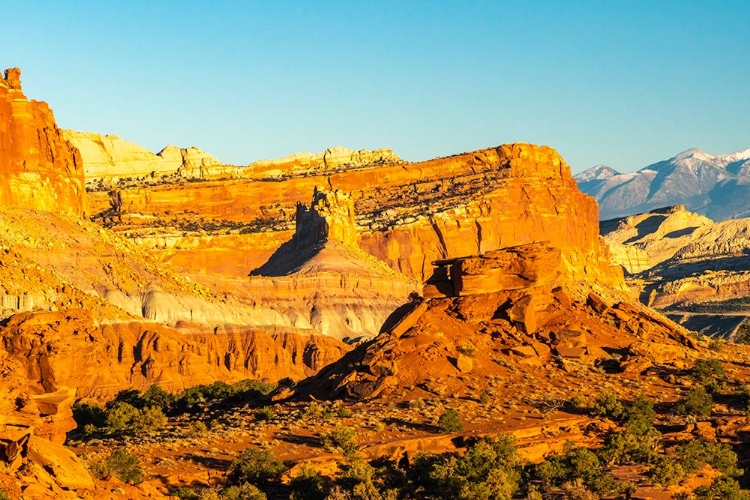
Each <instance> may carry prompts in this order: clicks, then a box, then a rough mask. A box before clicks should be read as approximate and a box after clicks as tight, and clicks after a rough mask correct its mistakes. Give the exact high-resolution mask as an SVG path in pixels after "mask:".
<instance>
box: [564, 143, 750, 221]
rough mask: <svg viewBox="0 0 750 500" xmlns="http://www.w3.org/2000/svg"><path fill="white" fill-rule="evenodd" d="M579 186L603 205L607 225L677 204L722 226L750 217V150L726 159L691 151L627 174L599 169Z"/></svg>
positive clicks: (579, 177)
mask: <svg viewBox="0 0 750 500" xmlns="http://www.w3.org/2000/svg"><path fill="white" fill-rule="evenodd" d="M576 180H577V181H578V182H579V186H580V188H581V190H582V191H583V192H584V193H587V194H589V195H591V196H593V197H594V198H595V199H596V200H597V201H598V202H599V207H600V208H599V210H600V216H601V218H602V219H611V218H615V217H622V216H626V215H631V214H637V213H641V212H647V211H649V210H653V209H655V208H658V207H664V206H668V205H678V204H683V205H685V206H686V207H687V209H688V210H691V211H694V212H697V213H699V214H701V215H705V216H708V217H710V218H711V219H713V220H717V221H721V220H725V219H730V218H737V217H746V216H747V215H749V214H750V204H748V201H747V200H748V199H750V198H748V196H747V195H748V194H749V193H750V149H747V150H744V151H738V152H736V153H730V154H724V155H711V154H708V153H704V152H703V151H700V150H697V149H689V150H687V151H684V152H682V153H680V154H678V155H676V156H674V157H673V158H670V159H668V160H664V161H660V162H658V163H654V164H652V165H649V166H647V167H644V168H642V169H641V170H638V171H637V172H631V173H627V174H621V173H619V172H617V171H615V170H613V169H611V168H609V167H605V166H602V165H599V166H596V167H592V168H591V169H589V170H585V171H583V172H581V173H580V174H578V175H576Z"/></svg>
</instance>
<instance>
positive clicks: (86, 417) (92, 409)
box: [71, 402, 107, 428]
mask: <svg viewBox="0 0 750 500" xmlns="http://www.w3.org/2000/svg"><path fill="white" fill-rule="evenodd" d="M71 409H72V410H73V419H74V420H75V421H76V423H77V424H78V427H81V428H83V427H85V426H86V425H93V426H94V427H97V428H101V427H104V426H105V425H106V422H107V412H106V411H105V410H104V408H102V407H101V406H99V405H98V404H96V403H81V402H76V403H75V404H74V405H73V407H72V408H71Z"/></svg>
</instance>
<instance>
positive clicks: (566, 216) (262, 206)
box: [92, 144, 622, 286]
mask: <svg viewBox="0 0 750 500" xmlns="http://www.w3.org/2000/svg"><path fill="white" fill-rule="evenodd" d="M320 186H326V187H327V188H328V189H334V190H336V189H338V190H340V191H344V192H348V193H351V198H352V200H353V201H354V206H355V211H356V224H357V229H358V232H359V246H360V247H361V248H362V249H363V250H365V251H366V252H368V253H370V254H371V255H373V256H375V257H377V258H378V259H380V260H383V261H384V262H386V263H387V264H388V265H389V266H390V267H391V268H393V269H395V270H397V271H399V272H401V273H403V274H406V275H408V276H412V277H414V278H417V279H420V280H424V279H427V278H429V276H430V275H431V273H432V266H431V262H432V261H434V260H440V259H447V258H451V257H460V256H464V255H471V254H481V253H484V252H487V251H490V250H494V249H498V248H504V247H508V246H515V245H521V244H525V243H531V242H534V241H540V240H548V241H550V242H551V244H552V245H553V246H556V247H558V248H560V249H561V252H562V254H561V255H562V261H563V263H564V268H565V272H566V273H570V274H571V275H574V276H576V277H577V278H580V279H592V280H602V281H603V282H607V283H610V284H612V285H613V286H622V277H621V274H619V273H618V272H617V271H616V270H613V269H612V268H611V267H610V266H609V264H608V260H607V259H608V257H607V254H606V250H603V249H602V248H601V245H600V242H599V239H598V231H597V227H598V224H597V207H596V204H595V202H594V201H593V200H592V199H591V198H589V197H587V196H585V195H583V194H581V193H580V192H579V191H578V189H577V188H576V185H575V181H574V180H573V178H572V176H571V175H570V169H569V167H568V166H567V165H566V164H565V162H564V161H563V160H562V158H560V156H559V155H558V154H557V153H556V152H555V151H554V150H553V149H551V148H547V147H539V146H533V145H529V144H508V145H504V146H500V147H498V148H491V149H485V150H481V151H476V152H472V153H465V154H460V155H455V156H451V157H446V158H438V159H435V160H429V161H426V162H421V163H412V164H410V163H401V164H398V165H375V164H374V165H370V166H367V167H360V168H357V169H352V170H342V171H337V172H334V173H330V174H325V173H321V174H306V175H304V176H294V175H291V174H290V176H288V177H286V178H284V179H283V180H279V181H276V182H271V181H258V180H230V181H225V182H221V183H219V182H200V183H190V184H189V185H184V186H179V187H175V186H154V187H148V188H142V189H125V190H122V191H121V192H120V194H121V196H122V210H123V212H124V214H123V217H122V221H117V222H115V223H112V224H110V225H111V227H113V228H115V229H117V230H121V231H128V234H129V236H130V237H132V238H135V239H136V240H137V241H139V242H140V243H142V244H144V245H146V246H149V247H151V248H152V250H153V251H154V252H155V253H157V254H158V255H160V256H161V257H162V258H164V259H169V260H170V261H172V262H173V263H174V264H176V265H182V264H183V263H184V264H187V261H188V258H187V255H189V256H190V259H191V260H192V259H198V260H199V261H202V263H205V265H206V272H207V273H212V272H214V271H216V272H220V273H221V272H224V273H230V272H233V271H234V270H229V269H226V268H225V264H224V263H223V260H224V259H226V258H227V257H229V256H231V255H233V252H234V251H235V250H234V249H237V250H236V251H237V252H238V253H237V257H238V258H241V259H242V261H243V262H246V263H247V264H248V266H250V267H251V268H255V267H258V266H260V265H262V264H263V263H264V262H265V261H266V260H267V259H268V258H269V256H270V255H271V254H272V252H273V249H274V240H275V243H276V244H277V245H280V244H281V243H283V242H284V241H286V240H287V239H288V237H289V236H288V235H289V234H290V233H289V232H288V231H290V230H291V229H292V221H293V219H294V217H295V215H296V206H297V202H298V201H300V200H305V199H307V197H308V196H309V193H310V192H312V191H313V190H314V189H316V188H317V187H320ZM92 199H93V200H95V201H94V203H95V205H96V207H97V210H100V211H104V210H107V209H108V208H109V207H110V203H109V197H108V196H105V194H104V193H94V194H93V196H92ZM167 212H169V214H167ZM156 221H164V222H165V223H166V225H168V226H172V227H173V228H174V230H172V231H170V230H166V231H165V230H163V229H161V228H159V229H158V230H157V229H156V228H155V223H156ZM160 225H161V223H160ZM226 232H228V233H230V234H221V233H226ZM276 235H278V237H276ZM208 240H210V241H211V246H212V250H211V252H214V253H215V254H217V255H221V259H217V260H216V261H213V262H212V261H211V260H209V259H211V254H210V253H209V254H208V255H207V256H206V257H205V258H204V259H201V256H200V254H201V251H202V249H203V248H206V247H207V244H206V242H207V241H208ZM223 240H225V241H226V243H223ZM165 247H166V248H165ZM218 249H221V252H220V253H218V252H217V250H218ZM253 249H256V250H253ZM183 252H184V253H185V256H182V255H181V254H182V253H183Z"/></svg>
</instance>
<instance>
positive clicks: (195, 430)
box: [187, 420, 208, 437]
mask: <svg viewBox="0 0 750 500" xmlns="http://www.w3.org/2000/svg"><path fill="white" fill-rule="evenodd" d="M207 432H208V427H206V424H204V423H203V422H202V421H200V420H195V421H194V422H190V425H188V429H187V435H188V436H189V437H198V436H203V435H205V434H206V433H207Z"/></svg>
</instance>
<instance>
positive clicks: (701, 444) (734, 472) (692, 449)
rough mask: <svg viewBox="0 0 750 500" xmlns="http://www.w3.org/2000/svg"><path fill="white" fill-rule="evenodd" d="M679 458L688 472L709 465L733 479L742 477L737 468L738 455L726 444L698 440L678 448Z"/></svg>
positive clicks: (740, 471)
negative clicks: (701, 465)
mask: <svg viewBox="0 0 750 500" xmlns="http://www.w3.org/2000/svg"><path fill="white" fill-rule="evenodd" d="M676 453H677V456H678V457H679V458H680V461H681V463H682V466H683V467H684V468H685V470H686V471H687V472H692V471H694V470H696V469H697V468H698V467H699V465H700V464H708V465H710V466H711V467H713V468H714V469H716V470H718V471H719V472H721V473H722V474H725V475H727V476H731V477H737V476H741V475H742V470H740V469H738V468H737V454H736V453H735V452H734V451H733V450H732V447H731V446H729V445H728V444H725V443H713V442H711V441H704V440H696V441H690V442H689V443H687V444H684V445H681V446H678V447H677V450H676Z"/></svg>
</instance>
